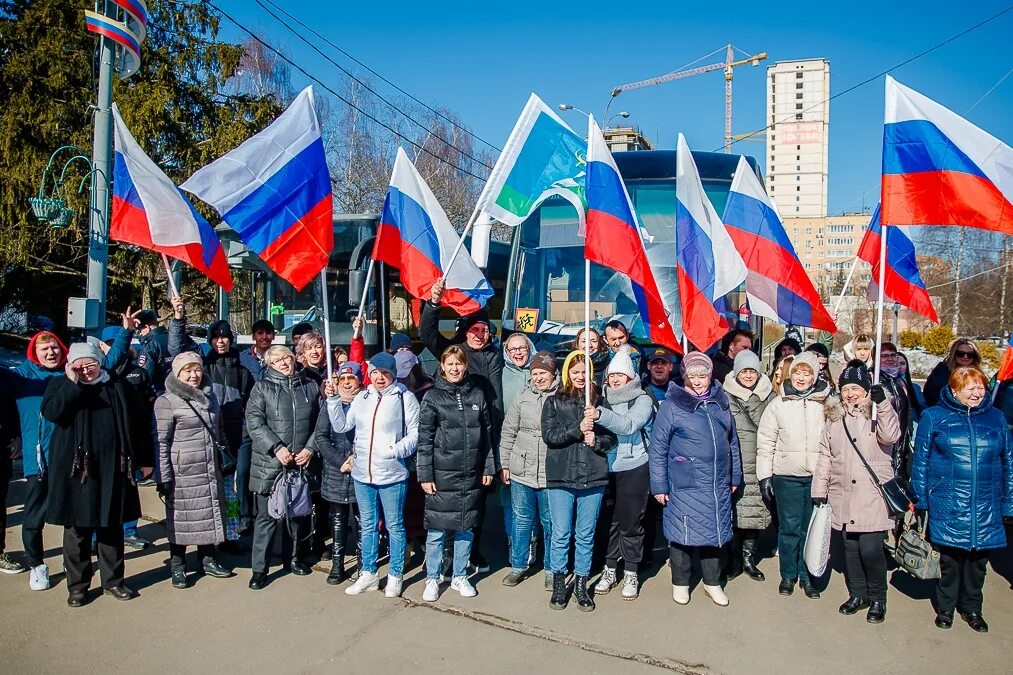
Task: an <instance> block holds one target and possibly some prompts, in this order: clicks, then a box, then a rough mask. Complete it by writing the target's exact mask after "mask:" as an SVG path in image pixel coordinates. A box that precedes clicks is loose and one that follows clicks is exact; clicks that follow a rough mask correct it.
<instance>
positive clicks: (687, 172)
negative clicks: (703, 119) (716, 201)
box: [675, 134, 746, 351]
mask: <svg viewBox="0 0 1013 675" xmlns="http://www.w3.org/2000/svg"><path fill="white" fill-rule="evenodd" d="M675 246H676V260H677V261H678V265H679V267H678V279H679V302H680V303H681V304H682V331H683V333H684V334H685V335H686V338H687V339H688V340H689V341H690V342H692V343H693V344H694V345H695V346H696V348H697V349H700V350H701V351H705V350H707V349H708V348H710V347H711V345H713V344H714V343H715V342H717V341H718V340H719V339H721V336H722V335H724V334H725V333H726V332H727V331H728V323H727V322H726V321H725V319H724V317H722V316H721V314H719V313H718V311H717V309H716V308H715V305H714V303H715V302H717V301H719V300H723V298H724V296H725V295H727V294H729V293H731V292H732V291H734V290H736V289H737V288H738V287H739V286H740V285H741V284H742V282H743V281H745V279H746V265H745V263H743V262H742V257H741V256H740V255H739V252H738V251H737V250H736V249H735V244H734V243H733V242H732V239H731V237H730V236H729V235H728V231H727V230H726V229H725V226H724V224H722V222H721V219H720V218H718V214H717V212H716V211H715V210H714V206H713V204H711V202H710V200H709V199H708V198H707V193H706V192H704V189H703V183H701V182H700V172H699V171H698V170H697V168H696V162H695V161H694V160H693V154H692V153H691V152H690V149H689V144H687V143H686V138H685V137H684V136H683V135H682V134H679V147H678V152H677V154H676V169H675Z"/></svg>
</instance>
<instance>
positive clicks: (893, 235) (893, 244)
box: [858, 206, 939, 323]
mask: <svg viewBox="0 0 1013 675" xmlns="http://www.w3.org/2000/svg"><path fill="white" fill-rule="evenodd" d="M882 236H883V228H882V226H881V225H880V208H879V206H876V211H875V212H874V213H873V214H872V220H871V221H870V222H869V229H867V230H866V231H865V236H864V237H862V244H861V246H859V247H858V257H859V259H860V260H864V261H865V262H867V263H869V264H870V265H872V283H870V284H869V292H868V297H869V299H870V300H871V299H873V298H876V299H878V298H879V290H878V289H879V253H880V247H881V244H882ZM885 275H886V276H885V277H884V285H883V295H885V296H886V297H887V298H889V299H890V300H892V301H894V302H898V303H900V304H902V305H904V306H905V307H907V308H909V309H911V310H913V311H915V312H918V313H919V314H921V315H922V316H924V317H927V318H929V319H931V320H932V321H934V322H935V323H939V317H938V316H936V309H935V307H933V306H932V298H930V297H929V292H928V290H926V288H925V282H924V281H922V278H921V275H920V274H919V273H918V258H917V256H916V252H915V245H914V242H913V241H911V238H910V237H908V235H907V233H906V232H905V231H904V228H903V227H899V226H897V225H891V226H890V227H888V228H886V270H885Z"/></svg>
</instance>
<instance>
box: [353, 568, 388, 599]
mask: <svg viewBox="0 0 1013 675" xmlns="http://www.w3.org/2000/svg"><path fill="white" fill-rule="evenodd" d="M378 590H380V577H379V576H378V575H377V573H376V572H367V571H366V570H362V571H361V572H360V573H359V578H358V579H356V580H355V583H354V584H352V585H351V586H349V587H348V588H346V589H345V595H359V594H361V593H365V592H367V591H378Z"/></svg>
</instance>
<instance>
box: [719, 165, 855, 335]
mask: <svg viewBox="0 0 1013 675" xmlns="http://www.w3.org/2000/svg"><path fill="white" fill-rule="evenodd" d="M722 220H723V221H724V223H725V226H726V227H727V228H728V234H729V235H730V236H731V238H732V242H733V243H734V244H735V249H736V250H737V251H738V252H739V255H740V256H742V261H743V262H744V263H745V264H746V267H747V268H748V270H749V272H748V274H747V275H746V297H747V298H748V299H749V308H750V309H751V310H752V311H753V313H755V314H759V315H760V316H765V317H767V318H768V319H773V320H774V321H780V322H781V323H785V324H790V325H794V326H808V327H810V328H815V329H817V330H825V331H829V332H831V333H836V332H837V326H836V325H835V324H834V321H833V319H831V318H830V314H828V313H827V310H826V308H825V307H824V306H823V301H822V300H821V299H820V294H819V293H818V292H817V291H816V288H815V287H814V286H813V283H812V281H811V280H810V279H809V275H808V274H807V273H806V271H805V268H804V267H803V266H802V263H801V262H800V261H799V259H798V255H797V254H796V253H795V247H794V246H792V245H791V240H790V239H789V238H788V233H787V232H785V231H784V225H783V224H782V223H781V218H780V216H778V214H777V211H776V210H774V207H773V205H772V204H771V203H770V199H769V198H768V197H767V193H766V192H765V191H764V190H763V186H762V185H761V184H760V180H759V179H758V178H757V177H756V174H755V173H754V172H753V170H752V169H751V168H750V166H749V163H748V162H747V161H746V158H745V157H743V156H741V155H740V156H739V164H738V166H737V167H736V168H735V176H734V178H733V179H732V187H731V190H730V191H729V192H728V201H727V202H726V203H725V213H724V216H723V218H722Z"/></svg>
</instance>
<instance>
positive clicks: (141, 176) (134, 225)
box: [109, 103, 232, 291]
mask: <svg viewBox="0 0 1013 675" xmlns="http://www.w3.org/2000/svg"><path fill="white" fill-rule="evenodd" d="M112 111H113V129H114V133H115V136H116V146H115V154H114V158H113V200H112V201H113V203H112V218H111V219H110V221H109V238H110V239H114V240H116V241H122V242H126V243H128V244H133V245H134V246H140V247H141V248H146V249H148V250H151V251H156V252H158V253H164V254H165V255H167V256H170V257H173V258H176V259H177V260H182V261H183V262H185V263H187V264H189V265H192V266H193V267H195V268H197V270H198V271H199V272H201V273H202V274H204V275H205V276H207V277H208V278H209V279H211V280H212V281H214V282H215V283H216V284H218V285H219V286H221V287H222V288H224V289H225V290H226V291H230V290H232V275H231V274H230V273H229V266H228V263H227V262H226V260H225V251H224V250H222V243H221V241H219V240H218V235H216V234H215V230H214V228H213V227H211V225H210V223H208V221H206V220H205V219H204V217H203V216H201V215H200V214H199V213H197V211H196V209H194V208H193V205H192V204H190V202H188V201H187V200H186V197H184V196H183V193H181V192H180V191H179V188H178V187H176V184H175V183H174V182H172V180H170V179H169V177H168V176H166V175H165V173H164V172H163V171H162V170H161V169H160V168H158V165H157V164H155V163H154V162H153V161H151V158H150V157H148V156H147V155H146V154H145V153H144V150H142V149H141V147H140V146H139V145H138V144H137V141H135V140H134V137H133V136H132V135H131V134H130V130H129V129H127V125H126V124H124V123H123V118H122V117H120V111H119V109H118V108H117V107H116V104H115V103H114V104H113V108H112Z"/></svg>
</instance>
